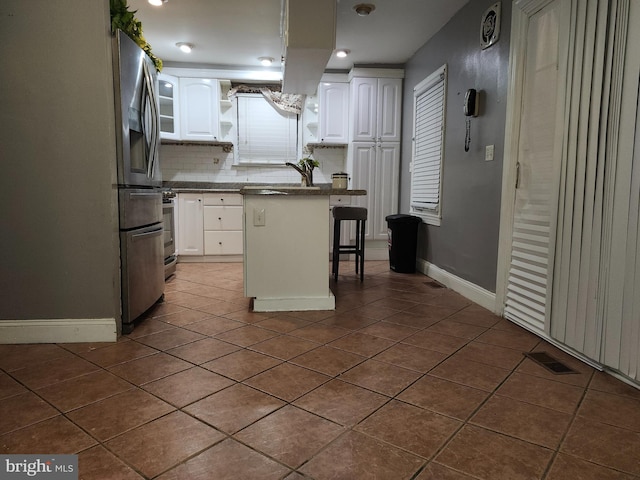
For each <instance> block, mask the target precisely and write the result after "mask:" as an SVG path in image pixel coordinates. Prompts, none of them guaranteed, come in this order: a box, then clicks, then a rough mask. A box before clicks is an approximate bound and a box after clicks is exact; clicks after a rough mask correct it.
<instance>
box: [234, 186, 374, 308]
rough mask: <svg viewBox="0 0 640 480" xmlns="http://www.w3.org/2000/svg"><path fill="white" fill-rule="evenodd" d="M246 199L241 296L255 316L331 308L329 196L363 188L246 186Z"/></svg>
mask: <svg viewBox="0 0 640 480" xmlns="http://www.w3.org/2000/svg"><path fill="white" fill-rule="evenodd" d="M240 193H241V194H242V195H243V196H244V202H243V203H244V292H245V296H247V297H253V298H254V301H253V310H254V311H256V312H273V311H298V310H334V309H335V297H334V296H333V293H332V292H331V290H330V288H329V277H330V274H329V248H330V238H329V229H330V217H329V215H330V205H329V198H330V196H331V195H366V193H367V192H366V191H365V190H343V189H340V190H338V189H332V188H320V187H291V186H286V187H276V186H269V185H264V186H250V187H244V188H242V189H241V190H240Z"/></svg>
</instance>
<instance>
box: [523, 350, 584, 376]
mask: <svg viewBox="0 0 640 480" xmlns="http://www.w3.org/2000/svg"><path fill="white" fill-rule="evenodd" d="M524 356H525V357H527V358H530V359H531V360H533V361H534V362H536V363H537V364H539V365H542V366H543V367H544V368H546V369H547V370H549V371H550V372H551V373H553V374H554V375H567V374H570V373H580V372H576V371H575V370H573V369H572V368H570V367H568V366H566V365H565V364H564V363H562V362H561V361H559V360H557V359H555V358H553V357H552V356H551V355H549V354H548V353H547V352H525V353H524Z"/></svg>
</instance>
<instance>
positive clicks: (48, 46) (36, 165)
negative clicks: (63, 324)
mask: <svg viewBox="0 0 640 480" xmlns="http://www.w3.org/2000/svg"><path fill="white" fill-rule="evenodd" d="M109 28H110V19H109V2H108V0H91V1H87V0H64V1H62V0H55V1H51V0H29V1H25V0H2V2H0V59H2V72H1V73H0V105H1V106H2V108H0V158H1V159H2V175H0V218H1V219H2V233H1V234H0V252H2V254H1V256H0V272H1V275H0V292H1V293H0V296H1V301H0V319H13V320H23V319H57V318H60V319H62V318H64V319H82V318H119V315H120V314H119V302H118V300H119V270H118V268H119V267H118V256H119V250H118V248H119V247H118V237H117V230H116V229H117V216H116V214H117V210H116V208H117V204H116V190H115V160H114V159H115V132H114V129H115V126H114V121H113V118H114V113H113V109H114V107H113V82H112V67H111V46H110V45H111V35H110V32H109ZM0 341H1V339H0Z"/></svg>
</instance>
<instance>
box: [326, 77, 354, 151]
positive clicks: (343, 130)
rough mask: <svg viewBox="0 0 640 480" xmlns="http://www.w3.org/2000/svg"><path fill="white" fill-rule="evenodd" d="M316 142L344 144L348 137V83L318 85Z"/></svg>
mask: <svg viewBox="0 0 640 480" xmlns="http://www.w3.org/2000/svg"><path fill="white" fill-rule="evenodd" d="M318 104H319V105H318V109H319V110H318V143H328V144H331V143H334V144H346V143H347V141H348V139H349V84H348V83H321V84H320V85H319V87H318Z"/></svg>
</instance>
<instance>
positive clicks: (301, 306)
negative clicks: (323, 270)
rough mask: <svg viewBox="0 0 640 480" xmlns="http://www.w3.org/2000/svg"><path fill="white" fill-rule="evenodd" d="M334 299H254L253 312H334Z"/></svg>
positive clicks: (331, 296)
mask: <svg viewBox="0 0 640 480" xmlns="http://www.w3.org/2000/svg"><path fill="white" fill-rule="evenodd" d="M335 308H336V297H334V296H333V293H331V294H330V295H329V296H328V297H300V298H254V299H253V311H254V312H300V311H307V310H335Z"/></svg>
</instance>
